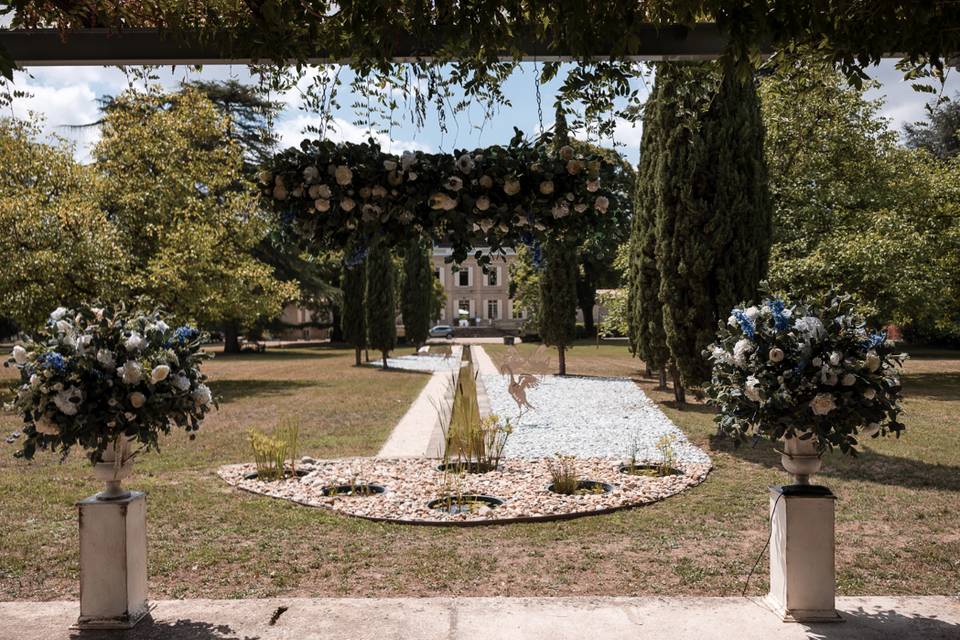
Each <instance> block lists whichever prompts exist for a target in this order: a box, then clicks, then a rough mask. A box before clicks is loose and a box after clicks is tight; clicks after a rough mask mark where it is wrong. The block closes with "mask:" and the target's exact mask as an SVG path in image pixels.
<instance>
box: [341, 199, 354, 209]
mask: <svg viewBox="0 0 960 640" xmlns="http://www.w3.org/2000/svg"><path fill="white" fill-rule="evenodd" d="M356 206H357V203H356V202H354V201H353V198H344V199H343V200H341V201H340V208H341V209H343V210H344V211H347V212H350V211H353V209H354V207H356Z"/></svg>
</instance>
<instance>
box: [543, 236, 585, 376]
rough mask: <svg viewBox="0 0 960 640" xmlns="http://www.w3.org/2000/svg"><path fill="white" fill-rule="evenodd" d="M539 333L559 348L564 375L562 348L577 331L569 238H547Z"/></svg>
mask: <svg viewBox="0 0 960 640" xmlns="http://www.w3.org/2000/svg"><path fill="white" fill-rule="evenodd" d="M539 311H540V322H539V328H540V337H541V338H543V343H544V344H545V345H547V346H548V347H557V349H558V351H559V355H560V358H559V372H560V375H566V373H567V372H566V362H565V357H564V352H565V350H566V349H567V348H568V347H569V346H570V345H571V344H572V343H573V340H574V338H576V331H577V251H576V245H575V244H574V243H573V241H572V240H570V239H566V238H564V239H552V240H548V241H547V243H546V244H545V245H544V247H543V271H542V272H541V273H540V308H539Z"/></svg>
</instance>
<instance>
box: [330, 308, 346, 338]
mask: <svg viewBox="0 0 960 640" xmlns="http://www.w3.org/2000/svg"><path fill="white" fill-rule="evenodd" d="M341 315H342V314H341V313H340V305H334V306H333V308H331V309H330V320H331V321H332V323H333V326H332V327H330V342H343V322H342V318H341Z"/></svg>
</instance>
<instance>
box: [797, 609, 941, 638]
mask: <svg viewBox="0 0 960 640" xmlns="http://www.w3.org/2000/svg"><path fill="white" fill-rule="evenodd" d="M840 615H841V617H842V618H843V620H844V622H845V623H846V624H831V623H820V624H816V623H811V624H805V625H804V626H805V627H806V630H805V631H806V634H807V638H809V640H846V639H848V638H849V639H851V640H852V639H854V638H924V639H925V640H947V639H948V638H951V639H952V638H960V625H958V624H955V623H953V622H949V621H947V620H940V619H939V618H937V617H936V616H929V617H928V616H914V615H908V614H903V613H900V612H898V611H894V610H893V609H886V610H880V611H867V610H865V609H864V608H863V607H858V608H857V609H856V610H855V611H844V612H842V613H841V614H840Z"/></svg>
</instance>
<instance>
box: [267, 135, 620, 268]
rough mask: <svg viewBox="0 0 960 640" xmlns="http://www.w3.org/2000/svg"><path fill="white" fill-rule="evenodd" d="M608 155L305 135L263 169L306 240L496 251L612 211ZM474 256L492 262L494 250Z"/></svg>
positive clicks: (275, 200) (462, 254)
mask: <svg viewBox="0 0 960 640" xmlns="http://www.w3.org/2000/svg"><path fill="white" fill-rule="evenodd" d="M607 171H612V167H611V166H610V165H609V164H608V163H607V162H605V161H604V160H603V159H602V158H601V157H600V156H593V155H591V156H582V155H577V153H576V152H575V151H574V149H573V147H570V146H564V147H561V148H560V149H559V150H558V151H557V152H554V151H553V150H552V149H551V148H550V147H548V146H545V145H537V146H533V145H528V144H524V143H522V141H521V139H520V136H519V135H518V136H517V137H515V138H514V140H513V141H512V142H511V143H510V144H509V145H508V146H492V147H487V148H485V149H476V150H474V151H457V152H456V153H454V154H426V153H421V152H410V151H407V152H404V153H403V154H402V155H401V156H399V157H398V156H395V155H391V154H387V153H384V152H383V151H382V150H381V149H380V147H379V145H377V144H376V143H375V142H374V141H373V140H370V141H369V142H367V143H365V144H352V143H341V144H337V143H333V142H330V141H328V140H304V141H303V142H302V143H301V145H300V148H299V149H294V148H291V149H288V150H286V151H284V152H282V153H280V154H278V155H277V156H276V157H275V158H274V162H273V166H272V167H271V168H270V169H267V170H264V171H263V172H261V174H260V181H261V184H262V188H263V194H264V196H265V198H267V199H268V200H269V201H270V202H271V203H272V206H273V207H274V208H275V209H276V210H277V211H278V212H279V213H280V214H281V215H282V216H283V218H284V220H285V221H286V222H287V223H289V224H290V225H292V227H293V228H294V229H295V231H296V232H297V233H298V234H299V235H300V237H301V238H304V239H305V240H308V241H312V242H314V243H316V244H317V245H319V246H323V247H327V248H343V247H357V246H359V247H365V246H368V245H369V244H371V243H372V242H376V241H385V242H387V243H389V244H391V245H395V244H399V243H401V242H402V241H404V240H405V239H407V238H409V236H410V234H411V233H425V234H427V235H430V236H431V237H433V238H434V239H435V240H437V241H447V242H450V243H451V244H452V245H453V260H454V261H456V262H462V261H463V260H464V259H466V258H467V256H468V255H469V253H470V249H471V248H475V247H490V249H491V250H492V252H496V251H498V250H500V249H503V248H507V247H515V246H518V245H519V244H520V243H524V244H531V243H532V242H533V241H534V240H535V239H537V238H538V237H542V236H544V235H546V234H556V235H564V234H566V233H568V232H570V231H571V230H573V229H574V228H576V227H580V226H582V225H591V224H594V223H596V222H597V221H598V219H599V218H600V217H602V216H604V215H605V214H606V213H607V209H608V207H609V206H610V199H609V198H608V194H606V193H605V192H604V191H603V190H602V189H601V182H602V180H603V175H604V173H606V172H607ZM475 257H476V258H477V259H478V260H480V261H481V262H486V261H489V259H490V258H489V255H482V256H481V255H480V253H479V252H477V253H476V254H475Z"/></svg>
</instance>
